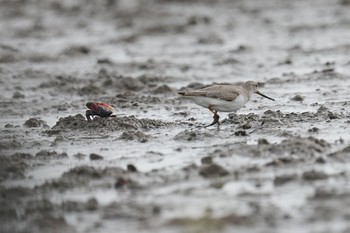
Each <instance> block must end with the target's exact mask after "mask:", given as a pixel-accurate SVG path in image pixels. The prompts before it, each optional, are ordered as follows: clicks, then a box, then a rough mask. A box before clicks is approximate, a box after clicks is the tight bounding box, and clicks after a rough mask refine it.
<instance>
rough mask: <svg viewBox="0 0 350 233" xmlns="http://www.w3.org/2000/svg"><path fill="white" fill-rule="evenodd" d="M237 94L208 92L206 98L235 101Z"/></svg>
mask: <svg viewBox="0 0 350 233" xmlns="http://www.w3.org/2000/svg"><path fill="white" fill-rule="evenodd" d="M238 95H239V94H238V93H237V92H208V93H207V94H206V96H207V97H211V98H216V99H222V100H226V101H232V100H234V99H236V97H237V96H238Z"/></svg>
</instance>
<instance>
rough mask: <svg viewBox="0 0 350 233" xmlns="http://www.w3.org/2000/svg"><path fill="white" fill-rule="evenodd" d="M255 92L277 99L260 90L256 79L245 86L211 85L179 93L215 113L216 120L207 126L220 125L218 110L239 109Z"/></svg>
mask: <svg viewBox="0 0 350 233" xmlns="http://www.w3.org/2000/svg"><path fill="white" fill-rule="evenodd" d="M253 93H256V94H259V95H261V96H263V97H265V98H267V99H270V100H273V101H275V100H274V99H273V98H270V97H268V96H266V95H264V94H262V93H261V92H260V91H258V83H257V82H255V81H247V82H245V83H244V85H243V86H235V85H211V86H208V87H204V88H201V89H198V90H193V91H181V92H178V94H179V95H182V96H183V97H186V98H189V99H191V100H192V101H193V102H194V103H195V104H197V105H199V106H202V107H205V108H208V109H209V111H210V112H212V113H213V114H214V116H213V118H214V121H213V122H212V123H211V124H209V125H207V126H206V127H209V126H212V125H215V124H217V125H218V126H219V125H220V122H219V119H220V116H219V115H218V112H234V111H237V110H238V109H240V108H242V107H243V106H244V105H245V104H246V103H247V102H248V101H249V100H250V97H251V95H252V94H253Z"/></svg>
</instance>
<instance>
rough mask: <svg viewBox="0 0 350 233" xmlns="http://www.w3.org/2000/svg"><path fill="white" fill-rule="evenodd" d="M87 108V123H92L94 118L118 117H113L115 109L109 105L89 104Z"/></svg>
mask: <svg viewBox="0 0 350 233" xmlns="http://www.w3.org/2000/svg"><path fill="white" fill-rule="evenodd" d="M86 107H87V108H88V109H89V110H86V119H87V121H92V119H93V116H95V115H96V116H100V117H116V115H112V114H113V112H114V111H115V109H114V108H113V107H112V106H110V105H109V104H105V103H100V102H88V103H87V104H86Z"/></svg>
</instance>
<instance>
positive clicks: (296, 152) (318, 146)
mask: <svg viewBox="0 0 350 233" xmlns="http://www.w3.org/2000/svg"><path fill="white" fill-rule="evenodd" d="M258 148H259V150H260V154H261V155H266V156H268V157H271V155H277V156H278V157H279V158H282V157H289V158H290V159H289V160H286V159H281V162H282V163H283V162H292V161H293V160H294V159H301V160H304V159H305V160H307V159H310V158H315V156H317V155H319V154H321V153H324V152H326V151H327V150H328V149H330V144H329V143H328V142H326V141H324V140H319V139H316V138H314V137H308V138H301V137H295V138H291V139H286V140H284V141H282V142H281V143H279V144H268V145H259V146H258Z"/></svg>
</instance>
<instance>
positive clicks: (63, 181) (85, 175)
mask: <svg viewBox="0 0 350 233" xmlns="http://www.w3.org/2000/svg"><path fill="white" fill-rule="evenodd" d="M124 173H125V171H124V170H123V169H122V168H120V167H106V168H104V169H98V168H94V167H89V166H80V167H75V168H73V169H71V170H69V171H68V172H65V173H63V174H62V176H61V177H60V178H59V179H57V180H54V181H50V182H46V183H45V184H43V185H42V186H39V187H37V189H40V190H42V189H43V190H46V189H47V190H50V189H58V190H67V189H70V188H75V187H80V186H82V185H87V184H89V182H90V181H92V180H99V179H104V178H105V179H108V178H109V179H113V180H114V179H117V178H118V177H121V176H123V174H124Z"/></svg>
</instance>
